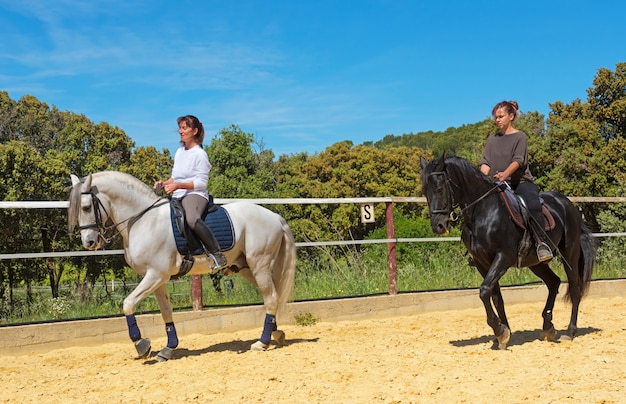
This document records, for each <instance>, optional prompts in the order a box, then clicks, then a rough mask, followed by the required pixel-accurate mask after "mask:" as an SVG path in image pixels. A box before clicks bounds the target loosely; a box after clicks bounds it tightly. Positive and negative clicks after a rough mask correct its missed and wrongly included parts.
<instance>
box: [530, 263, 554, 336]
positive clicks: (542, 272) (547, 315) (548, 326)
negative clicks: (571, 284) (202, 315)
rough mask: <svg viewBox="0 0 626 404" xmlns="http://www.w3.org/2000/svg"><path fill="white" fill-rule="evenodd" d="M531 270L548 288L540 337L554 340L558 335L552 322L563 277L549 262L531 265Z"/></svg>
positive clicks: (542, 313) (542, 314)
mask: <svg viewBox="0 0 626 404" xmlns="http://www.w3.org/2000/svg"><path fill="white" fill-rule="evenodd" d="M530 270H531V271H533V273H534V274H535V275H537V276H538V277H539V278H540V279H541V280H542V281H543V282H544V283H545V284H546V287H547V288H548V299H547V300H546V305H545V306H544V308H543V311H542V312H541V316H542V317H543V327H542V331H541V334H540V336H539V338H540V339H541V340H545V341H554V340H555V339H556V336H557V331H556V329H555V328H554V324H553V323H552V310H553V309H554V302H555V301H556V296H557V294H558V293H559V286H560V284H561V279H560V278H559V277H558V276H557V275H556V274H555V273H554V272H552V270H551V269H550V266H549V265H548V264H547V263H540V264H538V265H535V266H532V267H530Z"/></svg>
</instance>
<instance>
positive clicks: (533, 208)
mask: <svg viewBox="0 0 626 404" xmlns="http://www.w3.org/2000/svg"><path fill="white" fill-rule="evenodd" d="M514 191H515V193H516V194H518V195H520V196H521V197H522V198H523V199H524V202H525V203H526V207H527V208H528V211H529V212H530V214H531V215H532V217H533V219H534V220H535V221H536V222H537V225H538V226H539V228H540V229H543V226H544V223H543V221H544V220H543V212H542V211H541V201H540V199H539V188H538V187H537V184H535V183H534V182H527V181H524V182H520V183H519V184H518V185H517V187H515V188H514Z"/></svg>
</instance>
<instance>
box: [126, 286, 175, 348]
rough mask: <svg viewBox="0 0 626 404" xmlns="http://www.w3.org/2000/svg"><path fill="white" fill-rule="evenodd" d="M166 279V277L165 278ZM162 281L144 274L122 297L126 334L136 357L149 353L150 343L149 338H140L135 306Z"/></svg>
mask: <svg viewBox="0 0 626 404" xmlns="http://www.w3.org/2000/svg"><path fill="white" fill-rule="evenodd" d="M165 281H167V279H166V280H165ZM164 283H165V282H164V281H163V280H162V279H160V278H159V277H155V276H150V275H148V274H146V276H145V277H144V278H143V279H142V280H141V282H139V285H137V287H136V288H135V289H134V290H133V291H132V292H131V293H130V294H129V295H128V296H127V297H126V299H124V304H123V309H124V315H125V316H126V324H127V326H128V336H129V337H130V340H131V341H133V343H134V344H135V348H136V349H137V354H138V358H145V357H147V356H148V355H149V354H150V350H151V348H152V345H151V343H150V339H149V338H142V337H141V331H140V330H139V326H138V325H137V319H136V318H135V307H136V306H137V304H138V303H139V302H140V301H142V300H143V299H144V298H145V297H146V296H148V295H149V294H150V293H152V292H153V291H154V290H155V289H156V288H157V287H158V286H159V285H160V284H162V285H163V286H164Z"/></svg>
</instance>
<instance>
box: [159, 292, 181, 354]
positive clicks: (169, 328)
mask: <svg viewBox="0 0 626 404" xmlns="http://www.w3.org/2000/svg"><path fill="white" fill-rule="evenodd" d="M154 296H155V297H156V299H157V302H159V309H160V310H161V317H163V321H164V322H165V332H166V334H167V345H166V346H165V348H163V349H161V350H160V351H159V353H158V355H157V358H158V360H159V361H160V362H164V361H166V360H169V359H171V358H172V350H173V349H175V348H176V347H177V346H178V335H177V334H176V327H175V326H174V320H173V316H172V313H173V310H172V304H171V302H170V298H169V295H168V293H167V286H166V285H165V284H163V285H161V286H159V287H158V288H156V290H155V291H154Z"/></svg>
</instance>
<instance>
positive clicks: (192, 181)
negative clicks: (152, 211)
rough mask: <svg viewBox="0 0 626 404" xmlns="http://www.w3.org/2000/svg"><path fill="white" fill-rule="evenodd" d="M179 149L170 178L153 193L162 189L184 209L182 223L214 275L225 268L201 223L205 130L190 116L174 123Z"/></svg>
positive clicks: (208, 165) (204, 202)
mask: <svg viewBox="0 0 626 404" xmlns="http://www.w3.org/2000/svg"><path fill="white" fill-rule="evenodd" d="M177 122H178V134H179V135H180V144H181V146H180V147H179V148H178V150H176V154H175V155H174V167H173V168H172V176H171V177H170V178H169V179H167V180H166V181H162V180H159V181H157V182H155V183H154V187H155V189H159V188H163V189H164V190H165V192H167V193H168V194H170V193H171V194H172V198H177V199H181V202H182V205H183V208H184V209H185V220H186V221H187V225H188V226H189V228H190V229H191V231H193V233H194V234H195V235H196V236H197V237H198V238H199V239H200V240H201V241H202V243H203V244H204V246H205V247H206V248H207V249H208V251H207V255H208V256H209V258H210V259H212V260H213V267H212V269H213V271H217V270H219V269H222V268H224V267H225V266H226V265H227V263H226V258H225V257H224V255H223V254H222V252H221V251H220V248H219V243H218V242H217V240H216V239H215V236H214V235H213V232H212V231H211V229H210V228H209V226H207V225H206V223H204V221H203V220H202V213H203V212H204V211H205V209H206V207H207V205H208V203H209V193H208V191H207V184H208V182H209V171H211V163H209V157H208V156H207V154H206V152H205V151H204V149H203V148H202V142H203V141H204V127H203V126H202V122H200V121H199V120H198V118H196V117H195V116H193V115H185V116H181V117H179V118H178V119H177Z"/></svg>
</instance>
